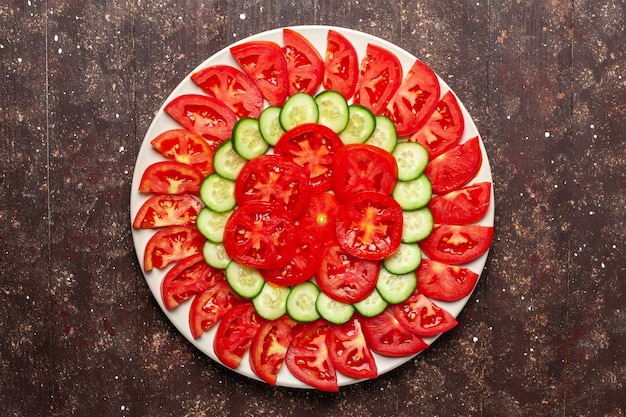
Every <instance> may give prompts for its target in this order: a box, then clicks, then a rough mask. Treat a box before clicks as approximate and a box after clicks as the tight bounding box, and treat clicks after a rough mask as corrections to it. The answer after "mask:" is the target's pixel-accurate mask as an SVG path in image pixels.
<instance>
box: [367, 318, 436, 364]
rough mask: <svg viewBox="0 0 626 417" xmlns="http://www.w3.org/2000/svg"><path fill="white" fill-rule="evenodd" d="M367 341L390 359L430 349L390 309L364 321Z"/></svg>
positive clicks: (370, 346)
mask: <svg viewBox="0 0 626 417" xmlns="http://www.w3.org/2000/svg"><path fill="white" fill-rule="evenodd" d="M362 326H363V334H364V336H365V341H366V342H367V345H368V346H369V348H370V349H372V350H373V351H374V352H376V353H378V354H380V355H383V356H390V357H400V356H408V355H413V354H416V353H418V352H421V351H422V350H424V349H426V348H427V347H428V344H427V343H426V342H424V341H423V340H422V339H421V338H420V337H419V336H417V335H416V334H415V333H412V332H411V331H409V330H408V329H407V328H406V327H404V326H403V325H401V324H400V322H399V321H398V319H396V317H395V316H394V315H393V313H392V312H391V309H390V307H387V309H386V310H385V311H383V312H382V313H381V314H379V315H378V316H375V317H368V318H364V319H363V320H362Z"/></svg>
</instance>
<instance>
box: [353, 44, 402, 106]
mask: <svg viewBox="0 0 626 417" xmlns="http://www.w3.org/2000/svg"><path fill="white" fill-rule="evenodd" d="M401 82H402V65H401V64H400V61H399V60H398V57H396V56H395V55H394V54H393V53H391V52H390V51H388V50H387V49H385V48H383V47H381V46H378V45H373V44H368V45H367V49H366V51H365V57H364V58H363V60H362V61H361V67H360V72H359V78H358V80H357V83H356V90H355V93H354V102H355V103H356V104H361V105H363V106H365V107H367V108H368V109H370V110H371V111H372V112H373V113H374V114H376V115H378V114H382V113H383V111H384V110H385V107H387V104H388V103H389V101H390V100H391V97H393V95H394V94H395V92H396V90H397V89H398V87H399V86H400V83H401Z"/></svg>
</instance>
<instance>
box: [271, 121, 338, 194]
mask: <svg viewBox="0 0 626 417" xmlns="http://www.w3.org/2000/svg"><path fill="white" fill-rule="evenodd" d="M342 146H343V143H342V142H341V139H340V138H339V136H338V135H337V134H336V133H335V132H333V131H332V130H331V129H330V128H328V127H326V126H323V125H319V124H317V123H305V124H301V125H299V126H296V127H294V128H293V129H291V130H288V131H287V132H286V133H285V134H284V135H283V136H282V137H281V138H280V140H279V141H278V143H277V144H276V147H275V148H274V152H275V153H277V154H279V155H283V156H286V157H288V158H290V159H291V160H293V161H294V162H295V163H296V164H298V165H300V166H301V167H303V168H304V169H305V170H306V171H307V172H308V174H309V184H310V185H311V188H312V190H316V191H326V190H328V189H329V188H330V182H331V178H332V174H333V156H334V155H335V152H337V150H338V149H340V148H341V147H342Z"/></svg>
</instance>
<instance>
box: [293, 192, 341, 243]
mask: <svg viewBox="0 0 626 417" xmlns="http://www.w3.org/2000/svg"><path fill="white" fill-rule="evenodd" d="M340 211H341V207H340V206H339V201H338V200H337V197H335V195H334V194H332V193H330V192H318V193H314V194H312V195H311V198H310V199H309V205H308V206H307V208H306V210H305V212H304V214H302V216H301V217H300V219H298V221H299V223H300V225H301V227H302V228H303V229H304V230H305V233H306V234H311V235H312V236H314V238H315V241H316V242H317V244H323V243H326V242H328V241H330V240H331V239H334V238H335V229H336V225H337V217H338V216H339V212H340Z"/></svg>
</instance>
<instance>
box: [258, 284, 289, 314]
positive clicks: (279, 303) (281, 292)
mask: <svg viewBox="0 0 626 417" xmlns="http://www.w3.org/2000/svg"><path fill="white" fill-rule="evenodd" d="M290 292H291V288H289V287H279V286H276V285H272V284H270V283H269V282H265V284H264V285H263V288H262V289H261V292H260V293H259V294H258V295H257V296H256V297H254V298H253V299H252V304H254V308H255V309H256V312H257V313H258V314H259V316H261V317H263V318H264V319H267V320H277V319H278V318H280V317H282V316H284V315H285V313H286V312H287V297H288V296H289V293H290Z"/></svg>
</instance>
